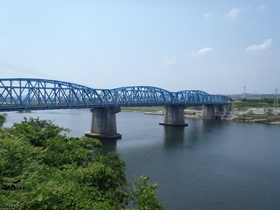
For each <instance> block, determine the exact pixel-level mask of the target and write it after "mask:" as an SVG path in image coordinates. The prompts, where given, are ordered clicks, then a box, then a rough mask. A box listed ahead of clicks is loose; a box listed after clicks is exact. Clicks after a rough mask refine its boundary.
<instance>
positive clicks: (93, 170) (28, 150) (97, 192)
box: [0, 118, 162, 209]
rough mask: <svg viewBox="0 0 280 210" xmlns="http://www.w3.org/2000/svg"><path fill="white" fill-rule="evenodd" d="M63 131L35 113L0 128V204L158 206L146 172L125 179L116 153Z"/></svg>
mask: <svg viewBox="0 0 280 210" xmlns="http://www.w3.org/2000/svg"><path fill="white" fill-rule="evenodd" d="M67 131H68V129H65V128H62V127H59V126H57V125H54V124H53V123H52V122H51V121H46V120H39V119H38V118H37V119H33V118H30V119H26V118H25V119H24V120H23V121H22V122H21V123H15V124H14V126H13V127H12V128H9V129H3V128H0V148H1V150H0V183H1V185H0V209H5V208H11V209H124V208H126V207H127V206H128V205H129V204H132V206H133V207H134V208H135V209H162V206H161V205H160V203H159V201H158V200H157V198H156V187H157V186H156V185H155V184H149V183H148V178H147V177H140V178H139V179H138V180H137V181H136V182H135V184H130V183H128V182H127V180H126V177H125V163H124V162H123V161H122V160H121V159H120V156H119V155H118V154H116V153H113V152H112V153H109V154H108V155H106V156H105V155H101V154H100V147H101V143H100V141H98V140H96V139H92V138H87V137H82V138H73V137H68V136H67V135H66V134H61V132H67ZM131 186H132V187H131ZM1 205H2V206H1Z"/></svg>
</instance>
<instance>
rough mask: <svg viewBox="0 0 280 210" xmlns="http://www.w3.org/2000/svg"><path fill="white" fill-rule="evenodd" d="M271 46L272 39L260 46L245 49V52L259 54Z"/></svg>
mask: <svg viewBox="0 0 280 210" xmlns="http://www.w3.org/2000/svg"><path fill="white" fill-rule="evenodd" d="M271 45H272V39H267V40H265V41H264V42H263V43H262V44H259V45H255V44H254V45H251V46H249V47H247V48H246V49H245V52H261V51H266V50H268V49H269V48H270V47H271Z"/></svg>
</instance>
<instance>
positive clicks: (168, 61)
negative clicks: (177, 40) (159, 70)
mask: <svg viewBox="0 0 280 210" xmlns="http://www.w3.org/2000/svg"><path fill="white" fill-rule="evenodd" d="M177 61H178V59H177V58H176V57H174V56H173V57H172V58H169V57H164V65H165V66H170V65H175V64H176V63H177Z"/></svg>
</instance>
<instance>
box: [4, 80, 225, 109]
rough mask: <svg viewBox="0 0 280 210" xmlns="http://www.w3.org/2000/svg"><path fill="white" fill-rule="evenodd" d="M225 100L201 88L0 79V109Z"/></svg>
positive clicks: (74, 107) (92, 106) (189, 104)
mask: <svg viewBox="0 0 280 210" xmlns="http://www.w3.org/2000/svg"><path fill="white" fill-rule="evenodd" d="M226 103H227V97H226V96H220V95H209V94H208V93H206V92H203V91H198V90H185V91H179V92H169V91H167V90H164V89H161V88H157V87H151V86H131V87H121V88H115V89H93V88H89V87H86V86H83V85H78V84H74V83H70V82H63V81H57V80H47V79H35V78H5V79H0V111H19V110H40V109H79V108H101V107H132V106H167V105H184V106H195V105H204V104H226Z"/></svg>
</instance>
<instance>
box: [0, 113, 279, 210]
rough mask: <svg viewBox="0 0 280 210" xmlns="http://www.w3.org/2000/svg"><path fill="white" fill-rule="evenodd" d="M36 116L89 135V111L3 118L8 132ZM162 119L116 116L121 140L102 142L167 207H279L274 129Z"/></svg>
mask: <svg viewBox="0 0 280 210" xmlns="http://www.w3.org/2000/svg"><path fill="white" fill-rule="evenodd" d="M24 116H26V117H39V118H40V119H49V120H52V121H53V122H54V123H55V124H57V125H60V126H63V127H66V128H70V129H72V131H71V133H70V134H69V135H71V136H78V137H81V136H83V135H84V132H85V131H89V130H90V123H91V113H90V111H89V110H52V111H36V112H31V113H17V112H11V113H8V121H7V123H6V124H5V126H6V127H9V126H11V125H12V124H13V123H14V122H19V121H21V120H22V119H23V117H24ZM161 121H163V116H158V115H144V114H143V113H137V112H120V113H118V114H117V127H118V132H119V133H121V134H122V139H120V140H118V141H117V143H116V144H106V145H105V147H106V149H107V150H116V151H117V152H118V153H120V154H121V158H122V159H123V160H124V161H125V162H126V164H127V171H126V174H127V178H128V180H132V179H133V178H134V177H135V176H139V175H143V174H146V175H148V176H149V177H150V180H151V182H153V183H155V182H156V183H158V185H159V187H158V197H160V198H162V199H163V200H162V204H163V205H164V207H165V209H178V210H179V209H180V210H181V209H280V126H279V125H266V124H250V123H241V122H231V121H215V120H202V119H196V120H194V119H186V122H187V123H188V124H189V126H188V127H185V128H179V127H168V126H161V125H159V122H161Z"/></svg>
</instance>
